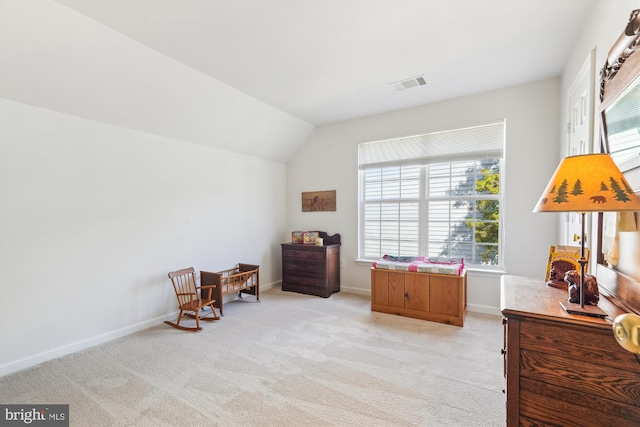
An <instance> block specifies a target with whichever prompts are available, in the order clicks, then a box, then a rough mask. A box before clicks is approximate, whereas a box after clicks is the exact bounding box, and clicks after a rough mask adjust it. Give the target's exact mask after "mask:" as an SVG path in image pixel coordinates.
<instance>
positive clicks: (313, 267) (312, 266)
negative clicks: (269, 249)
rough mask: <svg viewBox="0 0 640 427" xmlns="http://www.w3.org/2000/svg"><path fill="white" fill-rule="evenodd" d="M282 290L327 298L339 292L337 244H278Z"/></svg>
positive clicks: (338, 247)
mask: <svg viewBox="0 0 640 427" xmlns="http://www.w3.org/2000/svg"><path fill="white" fill-rule="evenodd" d="M282 290H283V291H293V292H300V293H303V294H309V295H317V296H320V297H324V298H327V297H329V296H330V295H331V294H332V293H334V292H340V244H329V245H324V246H316V245H304V244H293V243H283V244H282Z"/></svg>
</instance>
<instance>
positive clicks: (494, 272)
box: [355, 259, 507, 276]
mask: <svg viewBox="0 0 640 427" xmlns="http://www.w3.org/2000/svg"><path fill="white" fill-rule="evenodd" d="M373 262H374V261H372V260H368V259H356V260H355V263H356V265H360V266H363V267H371V266H372V265H373ZM466 269H467V273H473V274H476V275H481V276H484V275H486V276H495V275H498V276H501V275H503V274H506V273H507V272H506V271H504V270H503V269H502V268H496V269H489V268H479V267H466Z"/></svg>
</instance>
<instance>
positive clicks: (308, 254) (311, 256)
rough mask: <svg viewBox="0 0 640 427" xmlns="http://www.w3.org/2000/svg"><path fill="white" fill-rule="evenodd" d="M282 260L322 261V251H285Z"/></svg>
mask: <svg viewBox="0 0 640 427" xmlns="http://www.w3.org/2000/svg"><path fill="white" fill-rule="evenodd" d="M284 258H302V259H308V260H317V261H322V260H324V251H314V250H309V249H285V250H284Z"/></svg>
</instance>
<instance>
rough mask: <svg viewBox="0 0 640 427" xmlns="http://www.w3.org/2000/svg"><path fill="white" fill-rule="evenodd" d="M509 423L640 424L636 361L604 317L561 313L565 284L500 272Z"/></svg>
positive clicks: (611, 310) (603, 303) (611, 314)
mask: <svg viewBox="0 0 640 427" xmlns="http://www.w3.org/2000/svg"><path fill="white" fill-rule="evenodd" d="M501 287H502V289H501V291H502V295H501V309H502V314H503V316H504V319H503V323H504V339H505V343H504V349H503V350H502V351H503V354H504V366H505V371H504V373H505V381H506V390H505V391H506V397H507V426H508V427H511V426H514V427H515V426H534V425H535V426H603V427H604V426H616V427H622V426H640V361H639V360H637V359H636V357H635V356H634V355H633V354H632V353H630V352H627V351H625V350H624V349H623V348H622V347H620V346H619V345H618V343H617V342H616V341H615V338H614V336H613V332H612V328H611V323H612V320H613V319H615V317H616V316H618V315H619V314H622V313H623V312H622V311H621V310H619V309H618V308H617V307H615V306H614V305H613V304H611V303H610V302H609V301H608V300H607V299H605V298H604V297H602V296H601V297H600V302H599V304H598V306H599V307H600V308H601V309H603V310H604V311H605V312H606V313H607V314H608V317H607V318H606V319H599V318H593V317H586V316H577V315H571V314H567V313H566V312H565V311H564V310H563V309H562V307H561V306H560V301H565V300H566V299H567V291H565V290H562V289H555V288H551V287H548V286H547V285H546V284H545V282H544V281H543V280H537V279H530V278H524V277H518V276H503V277H502V283H501Z"/></svg>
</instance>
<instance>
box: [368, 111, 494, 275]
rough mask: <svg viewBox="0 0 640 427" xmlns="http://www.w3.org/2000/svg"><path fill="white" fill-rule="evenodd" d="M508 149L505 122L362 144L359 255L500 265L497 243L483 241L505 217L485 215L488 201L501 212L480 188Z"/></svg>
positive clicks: (489, 193) (491, 198)
mask: <svg viewBox="0 0 640 427" xmlns="http://www.w3.org/2000/svg"><path fill="white" fill-rule="evenodd" d="M503 146H504V122H500V123H492V124H489V125H485V126H477V127H473V128H466V129H461V130H456V131H448V132H439V133H436V134H429V135H419V136H413V137H410V138H399V139H394V140H385V141H379V142H368V143H363V144H360V145H359V147H358V159H359V165H358V166H359V169H360V183H359V185H360V216H359V225H360V227H359V235H360V249H359V257H360V258H361V259H377V258H380V257H381V256H382V255H385V254H388V255H395V256H420V255H422V256H457V257H459V256H463V257H464V258H465V262H466V263H467V264H468V265H473V264H474V263H477V264H480V265H487V264H490V265H491V266H496V265H498V264H500V261H499V260H500V259H501V258H500V257H501V251H500V249H499V244H500V241H499V240H496V239H495V238H494V239H493V240H491V239H490V241H486V239H485V240H484V241H483V240H482V238H478V236H482V233H483V232H484V233H485V234H486V230H487V229H491V230H493V231H495V230H496V227H499V225H498V224H499V222H500V219H494V218H488V219H487V218H483V217H482V215H481V214H482V212H483V211H482V207H483V206H487V204H488V203H493V205H492V209H493V210H492V211H491V212H495V211H498V210H499V206H500V203H499V201H500V198H501V194H500V193H499V192H497V193H496V192H490V191H483V190H479V189H478V188H476V185H477V182H479V181H481V180H483V179H485V176H484V174H483V171H485V172H486V171H487V170H489V169H487V168H491V171H492V173H497V174H498V175H499V172H500V170H501V159H502V152H503ZM414 155H415V156H417V157H411V156H414ZM485 211H486V209H485ZM483 227H484V228H483ZM492 227H493V228H492ZM499 229H500V230H501V227H499ZM476 240H478V241H476ZM494 240H495V241H494ZM500 240H501V239H500ZM483 254H485V255H484V257H483ZM486 254H491V257H490V261H487V256H486ZM496 260H498V261H496Z"/></svg>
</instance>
